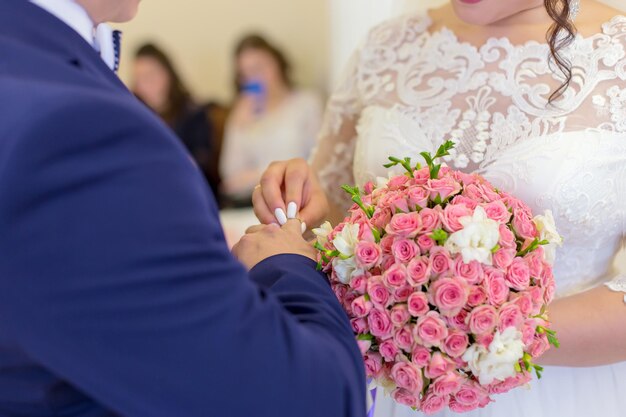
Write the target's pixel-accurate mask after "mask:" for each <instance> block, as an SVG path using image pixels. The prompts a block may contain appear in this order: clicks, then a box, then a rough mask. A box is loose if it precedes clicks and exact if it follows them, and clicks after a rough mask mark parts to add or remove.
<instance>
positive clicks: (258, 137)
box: [220, 35, 323, 207]
mask: <svg viewBox="0 0 626 417" xmlns="http://www.w3.org/2000/svg"><path fill="white" fill-rule="evenodd" d="M235 67H236V74H235V87H236V93H237V97H236V99H235V103H234V107H233V109H232V112H231V116H230V117H229V120H228V122H227V125H226V133H225V138H224V152H223V154H222V157H221V161H220V173H221V178H222V193H223V197H224V198H225V200H226V201H227V202H229V203H230V206H231V207H247V206H250V205H251V195H252V192H253V190H254V187H255V186H256V185H257V184H258V183H259V180H260V178H261V174H262V173H263V171H264V170H265V168H266V167H267V166H268V164H270V163H271V162H272V161H274V160H280V159H291V158H307V157H308V156H309V154H310V152H311V149H312V148H313V146H314V143H315V139H316V135H317V133H318V131H319V129H320V127H321V119H322V112H323V104H322V101H321V98H320V97H319V96H318V95H317V94H315V93H313V92H310V91H303V90H299V89H297V88H294V86H293V82H292V80H291V74H290V69H291V68H290V64H289V62H288V60H287V58H286V57H285V55H284V54H283V53H282V52H281V51H280V50H279V49H278V48H277V47H275V46H274V45H272V44H271V43H270V42H268V41H267V40H266V39H265V38H263V37H262V36H259V35H248V36H246V37H244V38H243V39H241V40H240V41H239V43H238V45H237V47H236V49H235ZM229 203H227V204H229Z"/></svg>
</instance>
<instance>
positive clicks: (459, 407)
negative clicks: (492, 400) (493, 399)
mask: <svg viewBox="0 0 626 417" xmlns="http://www.w3.org/2000/svg"><path fill="white" fill-rule="evenodd" d="M448 407H449V408H450V410H451V411H452V412H455V413H458V414H464V413H469V412H470V411H473V410H476V409H477V408H478V404H476V405H463V404H461V403H460V402H458V401H457V400H456V398H452V399H450V404H449V405H448Z"/></svg>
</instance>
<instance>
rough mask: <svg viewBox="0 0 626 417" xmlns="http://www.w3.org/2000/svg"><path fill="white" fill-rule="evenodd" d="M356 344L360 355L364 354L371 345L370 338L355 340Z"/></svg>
mask: <svg viewBox="0 0 626 417" xmlns="http://www.w3.org/2000/svg"><path fill="white" fill-rule="evenodd" d="M356 344H357V345H358V346H359V350H360V351H361V355H363V356H365V354H366V353H367V351H369V350H370V348H371V347H372V341H371V340H357V341H356Z"/></svg>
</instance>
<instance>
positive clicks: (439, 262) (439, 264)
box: [430, 246, 452, 275]
mask: <svg viewBox="0 0 626 417" xmlns="http://www.w3.org/2000/svg"><path fill="white" fill-rule="evenodd" d="M430 268H431V270H432V271H433V273H435V274H437V275H441V274H443V273H444V272H447V271H449V270H450V268H452V258H451V257H450V252H448V251H447V250H446V249H444V248H443V247H441V246H435V247H434V248H432V249H431V250H430Z"/></svg>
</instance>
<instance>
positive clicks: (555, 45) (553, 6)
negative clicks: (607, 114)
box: [544, 0, 577, 104]
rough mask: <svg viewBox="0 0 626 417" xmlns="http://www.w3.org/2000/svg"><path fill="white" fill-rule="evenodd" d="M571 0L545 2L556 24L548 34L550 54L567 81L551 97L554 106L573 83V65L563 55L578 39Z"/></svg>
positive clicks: (548, 0) (549, 0)
mask: <svg viewBox="0 0 626 417" xmlns="http://www.w3.org/2000/svg"><path fill="white" fill-rule="evenodd" d="M570 1H571V0H544V4H545V7H546V10H547V11H548V15H550V17H551V18H552V20H553V21H554V23H553V24H552V26H550V29H549V30H548V33H547V34H546V40H547V41H548V45H549V46H550V54H551V55H552V58H553V59H554V62H555V64H556V66H557V68H558V69H559V71H561V73H562V74H563V76H564V77H565V81H564V82H563V83H562V84H561V85H560V86H559V87H558V88H557V89H556V90H555V91H554V92H553V93H552V95H550V99H549V100H548V104H552V103H553V102H554V101H555V100H556V99H558V98H560V97H561V96H563V94H564V93H565V91H566V90H567V89H568V88H569V86H570V83H571V82H572V67H571V63H570V62H569V61H568V60H567V59H566V58H565V57H564V56H563V55H562V54H561V51H562V50H563V48H565V47H567V46H568V45H569V44H571V43H572V41H574V38H575V37H576V32H577V30H576V26H574V22H573V20H572V18H571V5H570Z"/></svg>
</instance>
